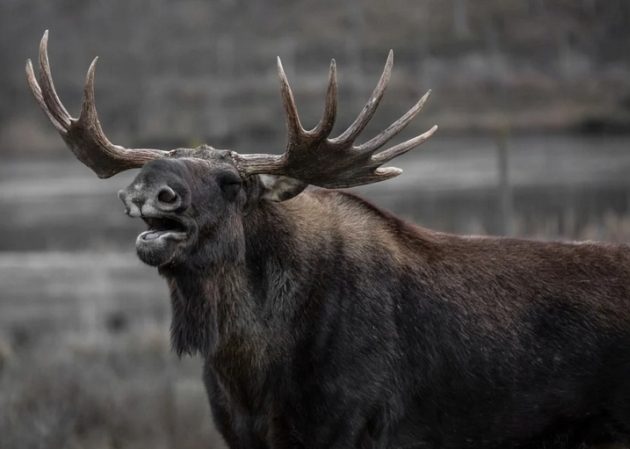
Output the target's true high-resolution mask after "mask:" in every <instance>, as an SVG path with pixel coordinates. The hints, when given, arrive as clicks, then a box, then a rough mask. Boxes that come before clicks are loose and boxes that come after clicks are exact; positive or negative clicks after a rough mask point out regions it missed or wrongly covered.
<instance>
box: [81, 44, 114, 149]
mask: <svg viewBox="0 0 630 449" xmlns="http://www.w3.org/2000/svg"><path fill="white" fill-rule="evenodd" d="M97 62H98V56H97V57H95V58H94V59H93V60H92V62H91V63H90V67H89V68H88V71H87V74H86V75H85V84H84V86H83V103H82V104H81V114H80V115H79V121H80V122H81V123H84V124H86V125H94V127H95V128H97V130H98V134H99V135H100V137H102V138H104V139H105V141H107V142H109V140H107V138H106V137H105V135H104V134H103V130H102V128H101V123H100V121H99V119H98V112H97V111H96V101H95V100H94V75H95V73H96V63H97Z"/></svg>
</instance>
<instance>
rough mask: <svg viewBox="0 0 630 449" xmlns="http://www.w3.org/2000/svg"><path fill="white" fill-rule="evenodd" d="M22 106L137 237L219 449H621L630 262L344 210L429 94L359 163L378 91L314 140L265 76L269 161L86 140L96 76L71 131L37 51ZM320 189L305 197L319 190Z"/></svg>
mask: <svg viewBox="0 0 630 449" xmlns="http://www.w3.org/2000/svg"><path fill="white" fill-rule="evenodd" d="M39 63H40V76H39V80H38V79H37V78H36V76H35V74H34V71H33V66H32V64H31V62H30V60H29V61H28V62H27V66H26V73H27V78H28V83H29V86H30V89H31V91H32V93H33V95H34V96H35V99H36V100H37V102H38V103H39V105H40V106H41V107H42V109H43V110H44V112H45V113H46V115H47V116H48V118H49V119H50V121H51V122H52V124H53V125H54V127H55V128H56V129H57V131H58V132H59V133H60V134H61V136H62V138H63V140H64V141H65V142H66V144H67V145H68V146H69V147H70V149H71V150H72V152H73V153H74V154H75V155H76V157H77V158H78V159H79V160H80V161H81V162H82V163H84V164H85V165H87V166H88V167H89V168H91V169H92V170H93V171H94V172H95V173H96V174H97V175H98V176H99V177H101V178H105V177H109V176H112V175H114V174H116V173H119V172H121V171H123V170H127V169H131V168H141V170H140V172H139V173H138V175H137V176H136V178H135V179H134V180H133V182H132V183H131V184H130V185H129V186H128V187H127V188H125V189H123V190H121V191H120V192H119V196H120V199H121V200H122V202H123V203H124V205H125V208H126V211H127V214H128V215H129V216H131V217H139V218H142V219H143V220H144V221H145V222H146V224H147V225H148V230H146V231H144V232H142V233H141V234H140V235H139V236H138V237H137V240H136V249H137V253H138V256H139V257H140V259H142V261H144V262H145V263H147V264H149V265H151V266H154V267H157V269H158V271H159V273H160V274H161V275H162V276H163V277H164V278H165V279H166V281H167V283H168V287H169V290H170V296H171V303H172V324H171V338H172V345H173V347H174V350H175V351H176V352H177V353H178V354H180V355H181V354H198V355H200V356H201V357H202V358H203V360H204V372H203V380H204V383H205V386H206V388H207V392H208V397H209V401H210V405H211V409H212V413H213V416H214V420H215V422H216V425H217V427H218V428H219V430H220V432H221V433H222V435H223V437H224V438H225V441H226V442H227V444H228V445H229V447H230V448H232V449H245V448H248V449H249V448H260V449H263V448H269V449H282V448H304V449H311V448H312V449H319V448H322V449H323V448H326V449H333V448H363V449H368V448H412V447H414V448H421V447H427V448H538V447H578V446H580V445H583V444H599V443H611V442H617V443H623V442H628V441H629V438H630V247H628V246H626V245H612V244H606V243H591V242H583V243H560V242H540V241H530V240H520V239H512V238H496V237H464V236H457V235H450V234H446V233H441V232H435V231H431V230H428V229H423V228H421V227H418V226H415V225H413V224H410V223H407V222H405V221H403V220H401V219H399V218H397V217H395V216H394V215H392V214H390V213H388V212H386V211H383V210H381V209H379V208H377V207H375V206H373V205H372V204H370V203H369V202H367V201H365V200H363V199H361V198H359V197H357V196H355V195H354V194H352V193H348V192H345V191H340V190H335V189H340V188H347V187H353V186H358V185H363V184H369V183H374V182H378V181H383V180H386V179H389V178H392V177H394V176H397V175H399V174H400V173H401V170H400V169H398V168H393V167H385V168H383V167H382V165H383V164H385V163H387V162H389V161H390V160H391V159H393V158H395V157H397V156H399V155H401V154H403V153H405V152H407V151H409V150H411V149H412V148H414V147H416V146H418V145H420V144H421V143H423V142H425V141H426V140H427V139H428V138H429V137H431V135H432V134H433V133H434V132H435V130H436V129H437V128H436V127H433V128H431V129H430V130H429V131H427V132H425V133H423V134H421V135H419V136H417V137H415V138H412V139H410V140H408V141H406V142H403V143H400V144H397V145H394V146H391V147H389V148H386V149H383V147H384V146H385V145H386V143H387V142H388V141H389V140H390V139H391V138H392V137H394V136H395V135H396V134H397V133H399V131H401V130H402V129H403V128H404V127H405V126H406V125H407V124H408V123H409V122H410V121H411V120H412V119H413V118H414V117H415V116H416V114H417V113H418V112H419V111H420V110H421V108H422V106H423V105H424V103H425V101H426V99H427V97H428V93H427V94H426V95H424V96H423V97H422V98H421V99H420V100H419V101H418V102H417V103H416V104H415V105H414V106H413V107H412V108H411V109H410V110H409V111H408V112H407V113H405V114H404V115H403V116H402V117H401V118H400V119H398V120H397V121H395V122H394V123H393V124H392V125H390V126H389V127H388V128H386V129H385V130H384V131H382V132H381V133H380V134H378V135H377V136H376V137H373V138H372V139H370V140H367V141H366V142H365V143H361V144H357V143H356V140H357V137H358V136H359V135H360V134H361V132H362V131H363V129H364V128H365V126H366V124H367V123H368V121H369V120H370V119H371V117H372V116H373V114H374V112H375V110H376V108H377V106H378V104H379V102H380V100H381V98H382V96H383V92H384V90H385V88H386V86H387V83H388V81H389V78H390V73H391V69H392V64H393V55H392V53H391V52H390V54H389V56H388V58H387V62H386V64H385V68H384V71H383V73H382V75H381V77H380V80H379V82H378V84H377V86H376V88H375V90H374V92H373V93H372V95H371V96H370V98H369V100H368V102H367V104H366V105H365V107H364V108H363V109H362V110H361V112H360V114H359V115H358V117H357V118H356V120H355V121H354V122H353V123H352V124H351V125H350V126H349V128H348V129H346V130H345V131H344V132H342V133H341V134H340V135H339V136H337V137H334V138H333V137H331V136H330V134H331V131H332V128H333V124H334V122H335V115H336V107H337V106H336V91H337V81H336V67H335V62H334V60H333V61H332V62H331V65H330V74H329V81H328V87H327V93H326V102H325V109H324V113H323V117H322V119H321V120H320V122H319V123H318V124H317V126H315V127H314V128H313V129H311V130H308V131H307V130H305V129H304V128H303V127H302V125H301V123H300V120H299V117H298V113H297V109H296V106H295V102H294V99H293V95H292V93H291V88H290V87H289V83H288V81H287V78H286V76H285V73H284V71H283V69H282V65H281V63H280V60H278V72H279V77H280V82H281V92H282V101H283V104H284V109H285V111H286V124H287V128H288V144H287V147H286V151H285V152H284V154H282V155H272V154H239V153H237V152H234V151H230V150H219V149H214V148H212V147H210V146H205V145H204V146H200V147H198V148H193V149H189V148H177V149H174V150H170V151H160V150H155V149H136V148H124V147H122V146H118V145H114V144H112V143H111V142H110V141H109V140H108V139H107V137H106V136H105V134H104V133H103V131H102V129H101V125H100V123H99V120H98V116H97V112H96V107H95V103H94V69H95V63H96V59H95V60H94V62H92V65H91V66H90V68H89V70H88V72H87V79H86V82H85V90H84V98H83V104H82V109H81V113H80V115H79V117H78V118H73V117H71V116H70V115H69V114H68V112H67V111H66V109H65V108H64V106H63V104H62V103H61V102H60V100H59V98H58V96H57V94H56V92H55V88H54V85H53V81H52V77H51V72H50V66H49V63H48V56H47V33H45V34H44V36H43V38H42V41H41V44H40V51H39ZM317 187H319V188H317Z"/></svg>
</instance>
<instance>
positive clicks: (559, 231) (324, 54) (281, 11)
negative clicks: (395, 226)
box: [0, 0, 630, 449]
mask: <svg viewBox="0 0 630 449" xmlns="http://www.w3.org/2000/svg"><path fill="white" fill-rule="evenodd" d="M47 28H48V29H50V33H51V34H50V42H49V53H50V58H51V63H52V68H53V74H54V79H55V81H56V84H57V89H58V91H59V94H60V96H61V98H62V100H63V101H64V103H65V104H66V106H67V107H68V108H69V110H70V111H78V108H79V104H80V96H81V89H82V83H83V79H84V74H85V71H86V69H87V67H88V65H89V63H90V61H91V59H92V58H93V57H94V56H95V55H99V56H100V57H101V58H100V61H99V68H98V73H97V82H96V89H97V91H96V94H97V103H98V109H99V112H100V115H101V121H102V123H103V126H104V128H105V131H106V133H107V134H108V135H109V137H110V138H111V140H112V141H113V142H114V143H120V144H123V145H125V146H145V145H146V146H150V147H155V148H164V149H168V148H173V147H178V146H195V145H198V144H200V143H208V144H210V145H213V146H215V147H219V148H232V149H236V150H238V151H240V152H280V151H282V149H283V148H284V135H285V134H284V119H283V115H282V109H281V103H280V97H279V88H278V81H277V77H276V68H275V56H276V55H280V56H281V57H282V59H283V62H284V66H285V69H286V71H287V74H288V76H289V79H290V80H291V82H292V85H293V87H294V91H295V94H296V99H297V103H298V107H299V109H300V111H301V115H302V119H303V122H304V123H305V124H306V125H309V124H315V123H316V122H317V120H318V118H319V115H320V113H321V111H322V108H323V103H324V90H325V84H326V78H327V71H328V64H329V60H330V58H332V57H334V58H336V60H337V67H338V72H339V73H338V74H339V83H340V102H339V104H340V108H339V109H340V114H339V119H338V126H337V128H336V129H337V130H342V129H344V128H345V127H346V126H347V125H348V124H349V123H350V122H351V121H352V120H353V118H354V116H355V115H356V114H357V113H358V111H359V110H360V109H361V107H362V106H363V103H364V102H365V100H366V99H367V98H368V96H369V94H370V93H371V91H372V89H373V87H374V86H375V84H376V81H377V80H378V77H379V75H380V72H381V70H382V66H383V64H384V62H385V59H386V56H387V52H388V50H389V49H390V48H392V49H394V51H395V55H396V57H395V65H394V71H393V77H392V81H391V83H390V86H389V88H388V91H387V93H386V95H385V98H384V100H383V102H382V105H381V107H380V109H379V111H378V113H377V114H376V116H375V117H374V119H373V120H372V123H371V125H370V126H369V127H368V129H367V130H366V131H365V132H364V134H363V135H364V136H365V139H368V138H369V136H372V135H374V134H375V133H377V132H378V131H380V130H381V129H383V128H385V127H386V126H387V125H388V124H389V123H391V122H392V121H393V120H395V119H396V118H397V117H398V116H400V115H402V114H403V113H404V112H405V111H406V110H407V108H409V107H410V106H411V105H412V104H413V103H414V102H415V101H416V100H417V99H418V98H419V97H420V96H421V95H422V94H423V93H424V92H425V91H426V90H427V89H429V88H431V89H432V90H433V95H432V97H431V99H430V101H429V103H428V104H427V106H425V110H424V111H423V112H422V113H421V115H420V116H419V118H418V119H417V120H416V121H415V122H414V123H413V124H412V125H410V126H409V127H408V130H406V131H405V133H404V134H403V135H402V136H401V139H404V138H408V137H412V136H413V135H417V134H419V133H421V132H423V131H424V130H425V129H427V128H428V127H430V126H431V125H433V124H434V123H438V124H439V125H440V130H439V131H438V133H437V134H436V135H435V136H434V137H433V139H432V140H431V141H429V142H428V143H426V144H425V145H424V146H423V147H421V148H420V149H418V150H415V151H414V152H412V153H411V154H408V155H406V156H405V157H403V158H400V160H398V162H397V163H396V164H395V165H397V166H399V167H402V168H404V170H405V173H404V174H403V175H402V176H400V177H398V178H396V179H395V180H392V181H389V182H386V183H383V184H377V185H373V186H369V187H366V188H362V189H358V190H359V193H361V194H362V195H364V196H366V197H368V198H370V199H371V200H372V201H374V202H376V203H377V204H379V205H380V206H383V207H385V208H388V209H391V210H393V211H395V212H396V213H398V214H401V215H403V216H405V217H407V218H408V219H410V220H413V221H414V222H416V223H419V224H421V225H423V226H427V227H431V228H434V229H438V230H443V231H453V232H459V233H467V234H502V235H513V236H524V237H536V238H542V239H597V240H606V241H611V242H626V243H627V242H629V241H630V134H629V133H630V2H628V1H627V0H477V1H472V0H389V1H387V2H384V1H381V0H365V1H359V0H335V1H333V0H324V1H321V0H320V1H286V0H285V1H277V0H276V1H263V0H250V1H247V2H245V1H243V0H222V1H214V2H206V1H201V0H179V1H171V0H151V1H149V0H126V1H119V2H108V1H103V0H100V1H92V0H90V1H87V0H55V1H51V0H0V66H1V67H2V70H1V71H0V99H2V101H1V102H0V152H1V153H2V163H0V210H2V219H1V220H0V448H2V449H13V448H20V449H24V448H94V449H100V448H144V447H153V448H175V447H177V448H219V447H221V446H222V443H221V439H220V438H219V437H218V435H217V433H216V431H215V430H214V428H213V426H212V424H211V420H210V417H209V416H210V414H209V408H208V405H207V404H206V398H205V392H204V390H203V386H202V384H201V381H200V372H201V369H200V363H199V360H196V359H191V358H185V359H182V360H178V359H177V358H176V357H175V356H174V355H173V354H171V352H170V350H169V341H168V327H169V320H170V310H169V302H168V296H167V291H166V285H165V284H164V282H163V281H162V280H161V279H160V278H159V276H158V274H157V272H156V271H155V270H154V269H151V268H148V267H145V266H143V265H142V264H141V263H140V262H139V261H138V260H137V258H136V256H135V254H134V249H133V248H134V241H135V237H136V234H137V233H138V232H139V231H140V230H141V228H142V227H143V226H142V224H140V223H138V222H136V221H133V220H130V219H128V218H127V217H126V216H125V215H124V214H123V212H122V205H121V204H119V201H118V199H117V198H116V192H117V190H118V189H119V188H121V187H123V186H125V185H126V184H127V183H128V182H129V180H130V179H131V177H133V175H134V173H123V174H121V175H118V176H115V177H114V178H112V179H109V180H105V181H103V180H98V179H97V178H96V177H95V176H94V175H93V174H92V173H91V172H90V171H89V170H88V169H87V168H85V167H84V166H82V165H81V164H80V163H79V162H78V161H76V160H75V159H74V158H73V157H72V156H71V154H70V152H69V151H68V150H67V149H66V148H65V147H64V146H63V143H62V140H61V139H60V138H59V136H58V135H57V134H56V133H55V131H54V129H53V127H52V126H51V125H50V124H49V123H48V121H47V120H46V119H45V117H44V115H43V114H42V112H41V111H40V110H39V108H38V107H37V105H36V104H35V102H34V100H33V98H32V97H31V95H30V93H29V92H28V90H27V88H26V82H25V78H24V71H23V67H24V62H25V60H26V58H27V57H31V58H36V57H37V48H38V43H39V39H40V38H41V35H42V33H43V31H44V29H47ZM75 114H76V112H75Z"/></svg>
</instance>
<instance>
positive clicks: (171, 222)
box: [26, 31, 437, 267]
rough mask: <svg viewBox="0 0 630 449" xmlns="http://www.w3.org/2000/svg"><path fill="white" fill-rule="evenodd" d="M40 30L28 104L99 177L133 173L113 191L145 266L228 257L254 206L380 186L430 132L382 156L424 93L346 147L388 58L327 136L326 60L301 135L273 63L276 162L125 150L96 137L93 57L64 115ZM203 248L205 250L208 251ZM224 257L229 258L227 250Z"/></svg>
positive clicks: (333, 81)
mask: <svg viewBox="0 0 630 449" xmlns="http://www.w3.org/2000/svg"><path fill="white" fill-rule="evenodd" d="M47 45H48V31H46V32H45V33H44V36H43V37H42V40H41V42H40V47H39V64H40V77H39V82H38V80H37V78H36V76H35V73H34V70H33V65H32V63H31V61H30V60H29V61H27V65H26V73H27V79H28V83H29V86H30V88H31V91H32V93H33V95H34V96H35V99H36V100H37V102H38V103H39V105H40V106H41V108H42V109H43V111H44V112H45V113H46V115H47V116H48V118H49V120H50V121H51V123H52V124H53V125H54V126H55V128H56V129H57V131H58V132H59V133H60V134H61V136H62V138H63V140H64V141H65V142H66V144H67V145H68V147H69V148H70V149H71V150H72V152H73V153H74V154H75V156H76V157H77V158H78V159H79V160H80V161H81V162H83V163H84V164H85V165H87V166H88V167H89V168H91V169H92V170H93V171H94V172H95V173H96V174H97V175H98V176H99V177H100V178H107V177H110V176H112V175H114V174H116V173H119V172H121V171H123V170H127V169H131V168H139V167H142V170H141V171H140V173H139V174H138V175H137V177H136V178H135V179H134V181H133V182H132V183H131V185H129V186H128V187H127V188H126V189H123V190H121V191H120V192H119V197H120V199H121V200H122V202H123V203H124V205H125V208H126V211H127V214H128V215H129V216H131V217H141V218H142V219H144V221H145V222H146V223H147V225H148V227H149V229H148V230H147V231H145V232H143V233H141V234H140V235H139V236H138V238H137V240H136V248H137V251H138V255H139V257H140V258H141V259H142V260H143V261H144V262H146V263H147V264H149V265H153V266H157V267H164V266H166V265H174V264H175V265H176V264H178V263H181V262H183V261H184V260H188V258H190V257H194V256H195V252H199V251H203V258H204V260H206V261H207V262H209V261H219V260H221V258H222V257H227V253H228V252H229V251H232V250H234V248H232V247H231V246H230V245H229V244H228V242H229V241H230V240H231V239H230V238H229V236H231V235H233V234H234V233H235V232H238V229H241V228H242V226H241V225H240V217H241V216H242V215H243V214H246V213H248V212H250V211H251V210H252V209H254V208H256V207H257V206H258V205H260V204H261V203H264V202H268V201H271V202H282V201H287V200H289V199H291V198H293V197H294V196H296V195H298V194H299V193H300V192H302V191H303V190H304V188H306V187H307V186H308V185H315V186H319V187H324V188H343V187H353V186H358V185H363V184H370V183H374V182H379V181H384V180H386V179H390V178H393V177H395V176H398V175H399V174H400V173H401V172H402V170H400V169H399V168H395V167H382V165H383V164H385V163H387V162H389V161H390V160H392V159H393V158H395V157H397V156H400V155H402V154H404V153H406V152H407V151H409V150H411V149H413V148H415V147H417V146H418V145H420V144H422V143H423V142H425V141H426V140H427V139H429V138H430V137H431V136H432V135H433V133H434V132H435V131H436V130H437V126H433V127H432V128H431V129H430V130H428V131H427V132H425V133H423V134H421V135H419V136H417V137H414V138H412V139H410V140H407V141H406V142H403V143H400V144H398V145H395V146H392V147H389V148H387V149H383V147H384V146H385V144H386V143H387V142H388V141H389V140H390V139H392V138H393V137H394V136H396V135H397V134H398V133H399V132H400V131H401V130H402V129H403V128H404V127H405V126H406V125H407V124H408V123H409V122H410V121H411V120H412V119H413V118H414V117H415V116H416V115H417V114H418V113H419V112H420V110H421V109H422V107H423V106H424V104H425V102H426V100H427V99H428V97H429V94H430V91H429V92H427V93H426V94H425V95H424V96H423V97H422V98H421V99H420V100H419V101H418V102H417V103H416V104H414V105H413V106H412V107H411V109H409V111H407V113H405V114H404V115H403V116H402V117H400V118H399V119H398V120H397V121H395V122H394V123H392V124H391V125H390V126H389V127H388V128H387V129H385V130H384V131H383V132H381V133H380V134H378V135H377V136H376V137H373V138H372V139H370V140H368V141H367V142H365V143H362V144H357V143H356V139H357V137H358V136H359V134H361V132H362V131H363V129H364V128H365V126H366V125H367V124H368V122H369V121H370V119H371V118H372V116H373V115H374V113H375V111H376V108H377V107H378V105H379V103H380V101H381V98H382V97H383V93H384V92H385V88H386V87H387V84H388V82H389V79H390V75H391V70H392V65H393V52H391V51H390V53H389V56H388V58H387V62H386V63H385V68H384V70H383V73H382V75H381V77H380V80H379V81H378V84H377V86H376V88H375V89H374V91H373V93H372V95H371V96H370V98H369V99H368V101H367V103H366V105H365V106H364V107H363V109H362V110H361V112H360V114H359V115H358V116H357V118H356V119H355V120H354V122H353V123H352V124H351V125H350V126H349V127H348V129H346V130H345V131H344V132H342V133H341V134H340V135H339V136H337V137H331V136H330V133H331V131H332V129H333V126H334V124H335V116H336V112H337V101H336V97H337V78H336V65H335V61H334V60H332V61H331V64H330V72H329V77H328V87H327V92H326V103H325V108H324V113H323V116H322V118H321V120H320V121H319V123H318V124H317V126H315V127H314V128H313V129H311V130H306V129H304V128H303V126H302V124H301V122H300V119H299V116H298V112H297V107H296V105H295V101H294V98H293V93H292V91H291V87H290V86H289V82H288V80H287V77H286V75H285V73H284V70H283V68H282V63H281V61H280V58H278V61H277V63H278V75H279V77H280V83H281V90H282V101H283V105H284V109H285V112H286V124H287V130H288V136H287V147H286V151H285V152H284V154H282V155H274V154H239V153H237V152H235V151H230V150H219V149H215V148H212V147H210V146H206V145H203V146H200V147H198V148H177V149H174V150H170V151H161V150H157V149H139V148H125V147H122V146H119V145H114V144H112V143H111V142H110V141H109V139H108V138H107V137H106V136H105V134H104V132H103V130H102V128H101V124H100V122H99V119H98V114H97V111H96V105H95V101H94V74H95V68H96V61H97V59H98V58H95V59H94V60H93V62H92V64H91V65H90V67H89V69H88V72H87V77H86V81H85V87H84V92H83V103H82V108H81V113H80V114H79V117H78V118H74V117H71V116H70V115H69V113H68V112H67V110H66V108H65V107H64V105H63V104H62V103H61V101H60V100H59V97H58V96H57V93H56V91H55V86H54V84H53V80H52V75H51V70H50V64H49V61H48V53H47ZM208 245H210V246H208ZM231 254H232V257H234V254H238V251H237V252H236V253H234V252H232V253H231Z"/></svg>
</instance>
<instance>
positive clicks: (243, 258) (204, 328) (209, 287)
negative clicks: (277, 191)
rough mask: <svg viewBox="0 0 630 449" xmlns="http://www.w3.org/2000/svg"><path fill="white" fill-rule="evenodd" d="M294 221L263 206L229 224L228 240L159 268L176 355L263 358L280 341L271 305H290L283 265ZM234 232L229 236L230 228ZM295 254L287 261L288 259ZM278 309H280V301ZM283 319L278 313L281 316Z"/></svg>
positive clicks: (277, 208) (250, 361) (279, 208)
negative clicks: (166, 293) (167, 294)
mask: <svg viewBox="0 0 630 449" xmlns="http://www.w3.org/2000/svg"><path fill="white" fill-rule="evenodd" d="M292 220H294V218H293V217H292V216H291V214H289V213H287V210H286V208H285V207H284V206H283V205H282V204H273V203H271V204H268V205H266V206H263V207H261V208H257V209H256V210H255V211H252V212H251V213H250V214H247V215H246V216H244V217H242V220H241V221H239V222H238V223H230V224H227V225H226V226H227V227H229V228H230V230H231V232H230V233H229V235H232V236H233V237H232V241H230V242H225V241H222V242H221V243H220V245H221V247H222V249H220V250H217V248H216V246H217V245H216V244H214V243H209V244H207V246H208V247H207V248H202V249H201V250H199V251H198V253H197V254H196V255H195V256H194V257H192V258H190V260H189V261H187V263H186V264H184V265H181V266H178V267H176V268H169V269H165V270H160V271H161V274H162V275H163V276H164V277H165V278H166V279H167V281H168V285H169V289H170V293H171V303H172V309H173V310H172V313H173V317H172V323H171V338H172V343H173V346H174V349H175V350H176V351H177V353H178V354H180V355H181V354H190V355H192V354H196V353H199V354H200V355H202V356H203V357H204V358H206V360H211V361H216V362H217V364H218V365H220V364H221V363H220V361H221V360H222V359H224V358H225V359H228V358H229V359H230V360H237V359H238V361H239V364H245V365H249V366H259V365H260V364H261V363H262V360H266V361H271V360H273V359H274V358H275V356H274V354H273V352H274V351H275V352H276V354H275V355H278V354H277V349H276V350H273V349H270V348H274V347H275V348H279V347H282V346H278V344H279V342H278V340H279V339H280V340H281V339H284V338H285V335H281V334H280V333H279V332H278V331H277V330H278V329H284V328H286V326H280V325H279V324H280V323H279V321H280V320H281V319H282V317H281V315H279V314H278V309H277V307H276V306H277V302H278V301H282V302H290V298H289V297H288V296H290V292H291V291H293V284H292V278H291V276H290V275H289V273H288V270H287V269H288V268H289V267H290V265H291V264H293V263H294V262H295V261H292V260H290V257H289V254H291V253H292V251H291V248H292V247H293V245H294V243H293V240H294V235H293V232H291V228H292V227H293V224H292ZM235 229H236V230H237V232H234V230H235ZM294 257H295V256H294ZM285 305H286V304H285ZM282 316H284V317H286V315H282Z"/></svg>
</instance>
